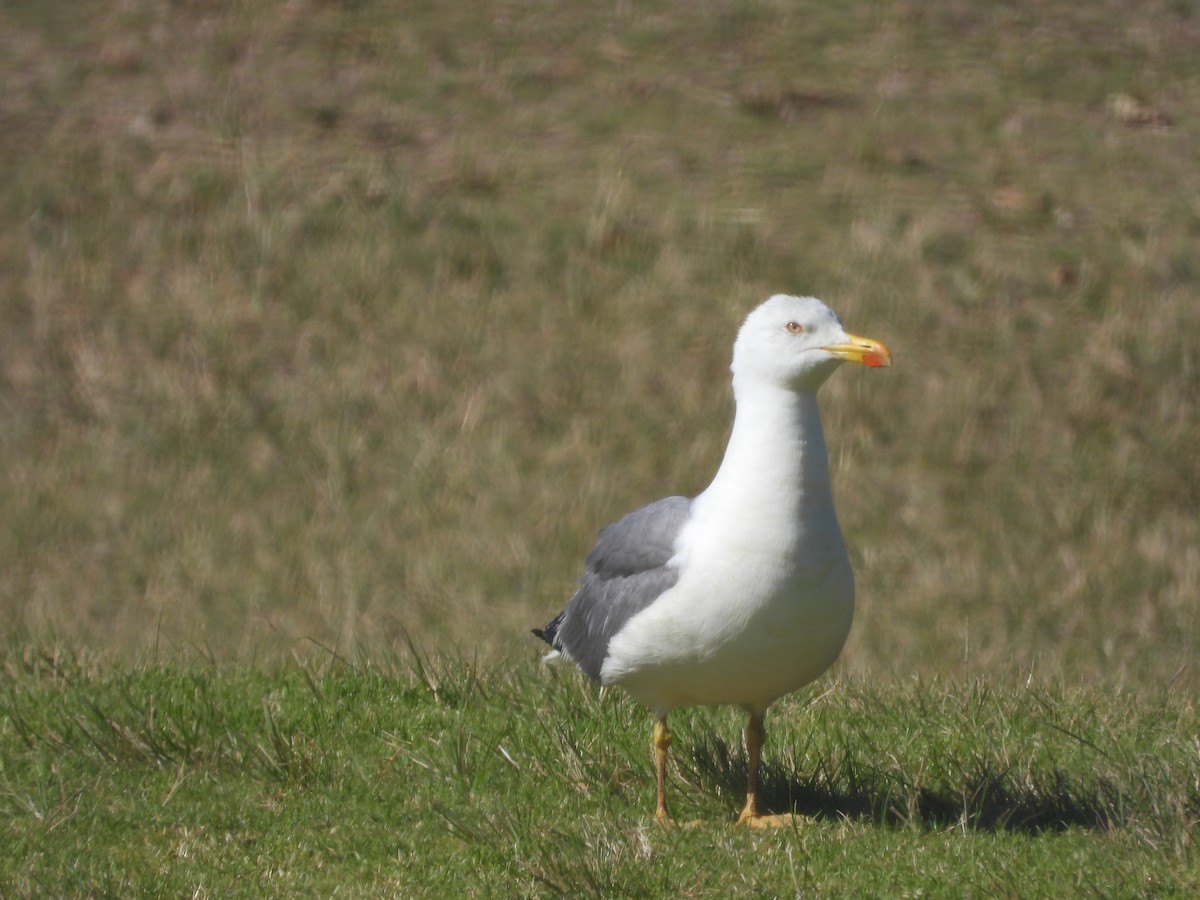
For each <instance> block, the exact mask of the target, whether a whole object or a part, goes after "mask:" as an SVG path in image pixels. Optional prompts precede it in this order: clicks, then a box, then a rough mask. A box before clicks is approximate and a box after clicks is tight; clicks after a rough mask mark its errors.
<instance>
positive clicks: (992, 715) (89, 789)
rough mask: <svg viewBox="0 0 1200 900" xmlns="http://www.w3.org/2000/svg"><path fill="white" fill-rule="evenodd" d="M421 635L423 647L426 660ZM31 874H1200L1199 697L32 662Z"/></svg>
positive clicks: (1139, 883) (1101, 879) (468, 885)
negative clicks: (749, 803) (776, 817)
mask: <svg viewBox="0 0 1200 900" xmlns="http://www.w3.org/2000/svg"><path fill="white" fill-rule="evenodd" d="M414 660H415V661H414ZM0 706H2V708H3V713H4V716H3V720H2V721H3V725H2V726H0V809H2V810H3V816H2V817H0V823H2V824H0V836H2V840H3V843H4V846H5V847H6V848H7V851H6V853H5V854H4V855H3V857H2V858H0V892H2V893H3V894H4V895H5V896H11V897H17V896H34V895H44V894H54V895H57V896H84V895H86V896H96V895H120V896H130V895H154V896H163V895H167V896H181V895H189V896H231V895H233V896H261V895H264V894H268V895H272V896H295V895H309V896H328V895H330V894H332V893H334V892H338V893H342V894H348V895H351V896H365V895H397V894H399V895H406V896H412V895H417V894H422V895H425V894H438V895H442V896H528V895H546V896H549V895H560V896H646V895H669V896H696V897H719V896H731V895H745V896H783V895H788V896H795V895H806V896H847V897H850V896H868V895H875V896H903V895H915V894H920V895H922V896H945V897H956V896H964V895H972V896H995V895H1002V896H1022V897H1034V896H1053V895H1061V894H1062V893H1063V892H1067V893H1071V894H1087V895H1094V896H1134V895H1139V896H1141V895H1152V896H1190V895H1192V894H1194V892H1195V891H1196V890H1197V889H1200V859H1198V858H1197V855H1196V854H1197V851H1196V846H1195V840H1196V836H1197V833H1198V832H1197V821H1198V819H1200V788H1198V785H1197V781H1196V773H1197V771H1198V770H1200V769H1198V764H1200V756H1198V752H1200V747H1198V745H1197V743H1196V734H1197V733H1198V732H1200V713H1198V708H1197V705H1196V703H1195V702H1194V700H1193V699H1181V698H1180V697H1178V696H1177V695H1172V694H1169V693H1166V692H1160V693H1157V694H1153V695H1149V696H1135V695H1132V694H1126V693H1117V694H1112V693H1109V692H1103V691H1098V690H1096V689H1094V688H1086V687H1076V688H1065V687H1063V686H1061V685H1058V686H1050V687H1029V686H1024V685H1020V684H1018V683H1013V684H1011V685H1006V686H1003V687H999V686H997V685H996V684H995V683H993V682H983V681H972V682H961V683H949V682H921V681H911V682H906V683H892V684H889V685H886V686H880V685H878V684H874V683H869V682H865V681H861V680H857V679H843V680H839V681H837V682H836V683H834V684H832V685H829V686H827V689H826V690H824V691H823V692H822V693H821V694H820V695H819V696H815V697H810V698H809V700H808V701H804V700H800V699H789V700H787V701H785V702H783V703H781V704H779V706H778V707H777V708H776V709H775V711H774V712H773V714H772V716H771V718H770V720H769V746H768V752H767V756H766V760H765V769H764V773H763V774H764V795H765V799H766V804H767V806H768V808H769V809H771V810H774V811H784V810H790V809H796V810H798V811H799V812H800V813H802V814H803V815H804V816H805V819H804V820H803V824H801V825H799V827H797V828H794V829H792V828H784V829H779V830H778V831H776V832H774V833H769V834H764V833H750V832H746V831H744V830H739V829H735V828H734V827H733V826H732V824H731V823H732V821H733V819H734V818H735V817H736V814H737V811H738V809H739V808H740V805H741V800H742V791H743V790H744V778H745V754H744V751H743V749H742V747H741V743H740V738H739V732H738V729H739V728H740V724H741V722H740V716H735V715H733V714H731V713H729V712H728V711H691V712H688V713H683V714H677V715H676V716H675V717H674V723H673V724H674V731H675V744H674V748H673V758H674V763H673V767H672V778H671V784H670V791H671V800H672V802H673V805H674V811H675V814H676V816H677V817H678V819H679V820H680V821H681V822H684V823H687V824H685V825H683V826H681V827H677V828H675V829H672V830H669V831H664V830H662V829H661V828H660V827H659V826H657V824H656V823H655V822H654V820H653V817H652V808H653V796H654V782H653V771H652V765H651V761H650V753H649V732H650V727H649V726H650V721H649V717H648V716H647V715H646V714H645V713H644V711H642V710H640V709H638V708H636V707H635V706H634V705H633V704H632V703H630V702H628V701H627V700H625V699H624V698H622V697H619V696H618V695H616V694H606V695H600V694H599V693H597V692H596V691H595V690H593V689H592V688H591V687H590V686H588V685H586V683H585V682H584V681H583V679H582V678H581V677H579V676H578V675H576V674H575V673H573V672H568V671H566V670H558V671H551V672H545V671H538V670H537V668H536V667H535V666H534V665H533V664H532V663H530V662H528V661H525V662H522V663H518V664H516V665H514V666H510V667H503V668H499V667H498V668H495V669H487V668H483V667H480V666H479V665H477V664H473V663H468V662H465V661H450V660H447V661H441V662H438V661H435V660H432V659H430V658H426V657H414V656H412V655H411V654H409V653H407V652H404V653H402V654H401V655H400V656H392V657H388V658H383V657H380V658H376V659H374V660H371V661H368V662H363V663H360V664H357V665H351V664H349V663H346V662H344V661H334V660H330V659H329V658H328V657H325V661H324V662H320V661H318V660H317V658H316V656H315V655H313V656H312V657H311V658H310V659H309V660H308V661H306V662H303V663H301V662H296V663H293V664H292V665H289V666H286V667H284V668H282V669H276V670H272V671H270V672H267V671H264V670H262V669H255V670H252V669H246V668H237V669H232V670H222V669H220V668H219V667H217V666H215V665H211V664H205V663H203V662H202V661H197V660H194V661H192V662H190V663H187V664H165V663H158V664H145V665H132V666H113V665H112V664H111V663H103V664H102V663H98V662H96V661H94V660H90V659H88V658H86V657H79V656H71V655H69V654H65V653H60V654H35V653H32V652H27V653H26V654H24V655H23V656H22V657H11V658H9V659H8V660H7V661H6V672H5V676H4V684H3V695H2V699H0Z"/></svg>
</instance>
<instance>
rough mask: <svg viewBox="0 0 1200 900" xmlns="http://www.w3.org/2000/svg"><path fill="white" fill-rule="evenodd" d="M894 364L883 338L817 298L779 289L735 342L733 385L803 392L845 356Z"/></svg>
mask: <svg viewBox="0 0 1200 900" xmlns="http://www.w3.org/2000/svg"><path fill="white" fill-rule="evenodd" d="M845 360H849V361H851V362H857V363H862V364H863V365H866V366H871V367H872V368H875V367H878V366H890V365H891V364H892V354H891V351H889V350H888V348H887V347H885V346H884V345H883V344H882V343H880V342H879V341H876V340H872V339H870V338H863V337H858V336H857V335H853V334H850V333H849V332H847V331H846V329H844V328H843V327H842V322H841V320H840V319H839V318H838V317H837V313H835V312H834V311H833V310H832V309H830V308H829V307H828V306H826V305H825V304H824V303H822V302H821V301H820V300H818V299H816V298H815V297H790V296H787V295H786V294H776V295H775V296H774V297H771V298H770V299H769V300H766V301H765V302H763V303H762V304H761V305H760V306H759V307H758V308H757V309H755V310H754V311H753V312H752V313H750V315H748V316H747V317H746V321H745V323H744V324H743V325H742V328H741V330H740V331H739V332H738V336H737V341H736V342H734V345H733V365H732V366H731V368H732V370H733V384H734V389H735V390H736V389H737V388H738V386H739V384H745V385H749V384H750V383H756V384H767V385H773V386H776V387H782V388H786V389H788V390H792V391H797V392H804V391H815V390H816V389H817V388H819V387H820V386H821V385H822V384H823V383H824V382H825V379H827V378H828V377H829V376H830V375H832V374H833V371H834V369H836V368H837V367H838V365H840V364H841V363H842V362H843V361H845Z"/></svg>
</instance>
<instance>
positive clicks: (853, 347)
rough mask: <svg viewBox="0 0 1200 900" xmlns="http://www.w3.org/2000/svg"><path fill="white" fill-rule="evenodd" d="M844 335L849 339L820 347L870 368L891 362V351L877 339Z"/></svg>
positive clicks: (838, 356) (840, 357)
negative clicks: (841, 342) (842, 342)
mask: <svg viewBox="0 0 1200 900" xmlns="http://www.w3.org/2000/svg"><path fill="white" fill-rule="evenodd" d="M846 337H847V338H849V340H847V341H846V343H844V344H830V345H829V346H828V347H822V348H821V349H822V350H826V351H828V352H830V353H832V354H833V355H834V356H836V357H837V358H838V359H845V360H849V361H850V362H856V363H862V364H863V365H864V366H870V367H871V368H872V369H878V368H880V367H881V366H890V365H891V364H892V351H891V350H889V349H888V348H887V347H886V346H884V345H883V344H882V343H880V342H879V341H874V340H871V338H865V337H859V336H858V335H856V334H848V335H846Z"/></svg>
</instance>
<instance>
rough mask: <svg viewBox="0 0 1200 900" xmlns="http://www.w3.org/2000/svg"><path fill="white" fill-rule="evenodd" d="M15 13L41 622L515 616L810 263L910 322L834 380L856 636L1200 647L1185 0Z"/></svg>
mask: <svg viewBox="0 0 1200 900" xmlns="http://www.w3.org/2000/svg"><path fill="white" fill-rule="evenodd" d="M0 25H2V26H3V27H2V28H0V33H3V35H4V37H3V38H2V39H0V67H3V69H4V70H5V71H6V72H8V73H9V77H8V78H6V84H7V85H8V89H7V90H6V91H5V96H4V98H3V99H2V100H0V117H2V118H3V121H4V122H6V123H9V124H8V126H7V127H5V128H4V129H3V137H2V138H0V163H2V164H3V166H4V171H5V172H6V177H5V179H4V181H3V188H2V190H0V234H2V235H3V237H2V238H0V290H2V291H3V295H4V296H5V297H6V298H8V299H7V301H6V303H5V304H4V307H3V311H2V313H0V315H2V317H3V321H2V322H0V360H2V364H0V408H2V410H3V416H4V422H5V427H4V429H3V433H2V434H0V469H2V470H3V471H4V473H5V476H4V478H2V479H0V505H2V506H3V508H4V509H5V511H6V512H5V515H6V520H7V522H8V523H9V527H8V528H6V529H5V530H4V532H3V534H0V560H2V561H3V564H2V565H0V607H2V608H3V610H4V613H5V621H6V623H7V624H6V630H7V631H8V632H9V633H11V634H12V635H13V636H14V638H15V640H16V641H17V642H18V643H20V642H22V641H29V642H32V643H33V644H34V645H36V646H46V645H54V644H56V643H58V642H66V643H68V644H72V645H78V646H89V647H99V648H104V649H117V650H121V651H122V652H129V653H133V654H135V655H136V654H139V653H141V652H143V651H144V649H145V648H146V647H147V646H149V645H150V644H152V643H154V642H156V641H157V642H159V643H162V644H168V645H171V646H175V647H183V648H186V647H190V646H196V645H201V646H207V647H208V648H209V650H210V651H211V652H213V653H216V654H219V655H221V656H223V657H224V658H226V659H240V660H249V659H259V660H266V659H276V658H280V657H284V658H286V656H287V655H288V654H289V653H290V652H291V650H292V648H293V647H295V646H296V643H297V642H298V641H301V642H302V641H305V640H310V639H312V640H317V641H320V642H321V643H322V644H325V645H328V646H336V647H338V648H340V649H341V650H342V651H344V652H347V653H350V652H354V650H353V648H356V647H359V646H363V645H364V643H369V642H370V640H372V639H376V638H378V639H380V640H381V644H382V645H383V646H384V647H386V646H388V645H390V644H391V643H394V642H395V641H397V640H399V636H400V634H401V633H403V632H409V633H413V634H420V635H422V636H423V638H425V639H428V640H429V641H430V642H431V644H439V645H443V646H448V645H449V644H452V643H453V644H458V643H462V642H467V643H469V644H472V645H478V650H479V652H480V653H483V654H484V655H485V656H486V655H489V654H504V653H510V652H514V650H515V648H516V647H517V646H520V643H519V642H522V641H523V640H524V635H525V628H526V627H527V626H528V625H529V624H531V623H537V622H540V621H544V619H545V618H546V617H547V616H548V615H549V614H551V613H553V612H554V611H555V609H556V608H557V607H558V606H559V604H560V603H561V602H562V601H563V599H564V598H565V597H566V596H567V595H568V594H569V592H570V590H571V585H572V582H573V579H574V577H575V575H576V572H577V568H578V565H579V560H580V559H581V558H582V557H583V555H585V554H586V552H587V549H588V547H589V545H590V541H591V538H592V535H593V534H594V532H595V530H596V529H597V528H598V527H599V526H600V525H602V524H603V523H605V522H608V521H611V520H613V519H614V518H616V517H617V516H619V515H621V514H623V513H624V512H627V511H628V510H630V509H632V508H635V507H636V506H637V505H639V504H642V503H644V502H647V501H649V500H651V499H654V498H656V497H659V496H664V495H666V494H669V493H695V492H698V491H699V490H701V489H703V487H704V486H705V484H706V483H707V480H708V479H709V478H710V477H711V475H712V473H713V472H714V471H715V469H716V466H717V463H718V461H719V458H720V455H721V452H722V449H723V444H724V440H725V436H726V433H727V430H728V426H729V422H730V412H731V411H730V393H729V387H728V382H727V377H728V376H727V366H728V362H729V348H730V346H731V343H732V338H733V335H734V333H735V331H736V328H737V325H738V323H739V321H740V320H741V318H742V317H743V316H744V315H745V313H746V312H747V311H748V310H749V309H750V308H751V307H752V306H753V305H754V304H755V303H757V302H758V301H759V300H761V299H762V298H763V297H765V296H767V295H768V294H770V293H773V292H776V291H781V290H782V291H792V292H812V293H815V294H818V295H820V296H823V297H825V298H826V299H827V300H828V301H829V302H831V303H832V304H833V305H834V306H835V308H837V309H838V310H840V311H841V313H842V315H843V318H844V319H845V320H846V322H847V324H848V325H849V326H850V327H851V328H852V329H854V330H857V331H859V332H861V333H866V334H869V335H871V336H874V337H878V338H881V339H883V340H885V341H887V342H888V343H889V344H890V345H892V347H893V350H894V351H895V353H896V366H895V368H894V369H892V370H890V371H888V372H886V373H882V374H881V373H864V372H861V371H855V372H850V371H846V372H842V373H839V375H838V376H837V377H836V378H834V379H833V380H832V381H831V383H830V384H829V385H828V386H827V388H826V389H825V391H824V402H825V417H826V422H827V428H828V432H829V434H828V439H829V443H830V446H831V447H832V452H833V462H834V470H835V478H836V481H837V483H836V485H835V487H836V489H837V495H838V501H839V512H840V516H841V520H842V524H843V527H844V530H845V531H846V533H847V535H848V538H849V543H850V544H851V547H852V552H853V554H854V557H855V563H856V569H857V572H858V578H859V587H860V590H859V599H860V612H859V616H858V622H857V623H856V626H855V630H854V634H853V636H852V638H851V644H850V646H849V647H848V648H847V652H846V655H845V664H846V665H847V666H849V667H850V668H851V669H852V670H853V671H855V672H858V673H867V672H876V673H879V672H886V673H894V674H897V675H907V674H911V673H913V672H921V673H924V674H927V675H955V676H961V677H973V676H975V675H978V674H983V673H986V672H989V671H993V670H994V669H995V668H996V667H997V666H1001V667H1005V668H1010V667H1011V668H1015V669H1017V670H1025V671H1028V670H1034V671H1037V672H1039V673H1041V672H1044V673H1045V674H1046V675H1047V676H1050V677H1053V676H1055V675H1057V674H1063V675H1065V676H1067V677H1068V678H1071V677H1074V676H1085V675H1086V676H1088V677H1104V678H1109V679H1112V680H1113V681H1114V682H1117V683H1121V682H1126V683H1139V682H1142V681H1145V680H1149V681H1151V682H1155V683H1165V682H1166V681H1168V680H1170V679H1172V678H1177V679H1180V681H1179V682H1178V683H1180V684H1186V685H1189V686H1191V687H1195V686H1196V685H1197V683H1198V682H1197V678H1200V670H1197V669H1196V668H1195V667H1192V666H1189V665H1188V664H1189V662H1190V660H1191V659H1192V658H1193V656H1194V651H1195V648H1196V646H1197V644H1198V641H1200V616H1198V615H1197V609H1198V607H1197V604H1196V603H1195V599H1196V597H1197V594H1198V591H1200V580H1198V579H1200V567H1198V557H1197V552H1196V547H1197V546H1200V534H1198V533H1197V521H1196V517H1195V515H1194V510H1195V509H1196V507H1197V505H1198V503H1200V495H1198V494H1197V491H1198V490H1200V488H1198V485H1200V463H1198V461H1197V460H1198V459H1200V457H1197V455H1196V454H1195V453H1194V452H1193V451H1194V447H1195V445H1196V443H1197V440H1198V438H1200V436H1198V434H1197V424H1196V423H1197V422H1198V421H1200V415H1197V410H1196V398H1197V397H1198V396H1200V381H1198V379H1200V375H1198V372H1200V367H1198V366H1197V364H1196V356H1195V348H1194V346H1193V344H1194V342H1193V340H1192V335H1193V334H1195V333H1196V332H1197V329H1198V328H1200V321H1198V319H1197V316H1198V315H1200V313H1198V311H1197V310H1198V307H1197V305H1196V304H1195V302H1194V298H1195V296H1196V294H1197V290H1198V288H1200V269H1198V268H1197V267H1196V265H1195V264H1194V262H1193V257H1194V255H1195V254H1194V249H1195V241H1196V237H1197V235H1198V234H1200V212H1198V210H1197V207H1196V203H1195V191H1196V187H1197V185H1196V175H1195V171H1194V167H1193V166H1192V165H1191V153H1190V148H1191V147H1193V146H1195V145H1196V142H1197V140H1198V139H1200V133H1198V132H1197V127H1198V126H1197V123H1198V122H1200V106H1198V101H1197V96H1198V94H1197V85H1198V84H1200V65H1198V64H1197V62H1196V59H1195V54H1194V53H1193V52H1192V49H1193V41H1192V36H1194V34H1195V33H1196V29H1197V27H1198V26H1197V17H1196V15H1195V11H1194V9H1193V8H1192V7H1191V6H1189V5H1188V4H1181V3H1178V2H1174V3H1151V4H1143V5H1141V6H1139V7H1138V8H1137V9H1136V10H1132V9H1128V10H1123V11H1122V12H1121V13H1120V14H1119V15H1116V14H1113V15H1109V14H1108V13H1105V14H1103V15H1100V14H1098V13H1097V12H1096V11H1094V10H1092V9H1091V7H1086V8H1080V7H1078V6H1077V5H1076V4H1067V3H1063V4H1048V5H1045V4H1044V5H1042V6H1039V7H1037V8H1036V9H1035V8H1033V7H1029V8H1026V7H1025V6H1022V5H1015V6H1014V5H1009V6H1006V7H1003V8H996V9H992V10H968V9H967V8H966V7H965V6H963V5H962V4H959V3H954V2H941V3H933V4H923V5H921V7H920V9H916V8H912V7H911V5H909V4H904V3H858V4H851V5H848V6H842V7H839V8H837V9H832V8H831V9H825V8H823V7H820V6H811V5H805V6H802V7H796V8H795V9H788V8H784V7H776V6H773V5H772V4H769V3H756V2H750V3H738V4H733V5H731V6H729V7H728V8H723V9H717V8H713V9H711V10H708V11H706V12H703V13H698V14H696V15H687V16H679V15H677V14H675V10H674V7H673V6H672V5H671V4H670V3H666V2H656V3H649V4H639V5H638V7H637V9H636V10H635V9H633V8H632V7H625V6H620V5H618V6H616V7H613V8H611V9H610V8H595V9H592V8H586V9H585V8H582V7H580V8H573V7H572V8H568V7H561V6H560V5H557V4H542V5H539V6H536V7H523V8H522V9H520V10H516V9H509V8H508V7H507V6H505V5H503V4H487V5H485V7H483V8H482V9H480V10H476V9H474V8H472V9H471V10H470V11H469V12H468V11H456V10H448V9H445V8H443V5H442V4H424V5H422V4H408V5H406V10H405V14H404V15H403V16H398V15H396V14H395V13H394V11H393V10H392V9H391V8H390V7H389V6H387V5H386V4H375V3H369V2H367V3H354V4H338V3H323V2H316V3H296V4H291V5H288V6H287V7H286V8H276V7H274V6H271V5H263V4H237V5H233V6H229V7H226V8H222V9H220V10H217V9H208V8H205V7H202V6H193V5H184V6H180V7H159V6H156V5H155V4H153V3H148V2H147V3H131V4H125V5H109V6H106V7H103V11H102V12H100V13H97V15H96V16H95V17H93V18H90V19H89V20H88V21H87V22H84V21H82V20H80V19H79V18H78V17H77V16H75V15H74V14H73V9H72V8H71V7H69V6H67V5H65V4H61V3H45V4H17V5H9V6H7V7H6V8H5V10H4V11H3V12H0ZM1114 98H1123V99H1122V100H1120V102H1118V101H1117V100H1114ZM1126 108H1132V110H1133V112H1132V113H1130V112H1123V113H1119V111H1120V110H1123V109H1126ZM1118 113H1119V114H1118ZM482 615H486V616H487V617H488V619H489V620H490V621H491V622H492V623H494V625H495V627H494V628H489V629H487V631H486V633H482V634H481V633H480V630H479V629H478V628H476V627H475V625H474V624H473V623H474V622H475V621H477V619H478V617H480V616H482Z"/></svg>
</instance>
